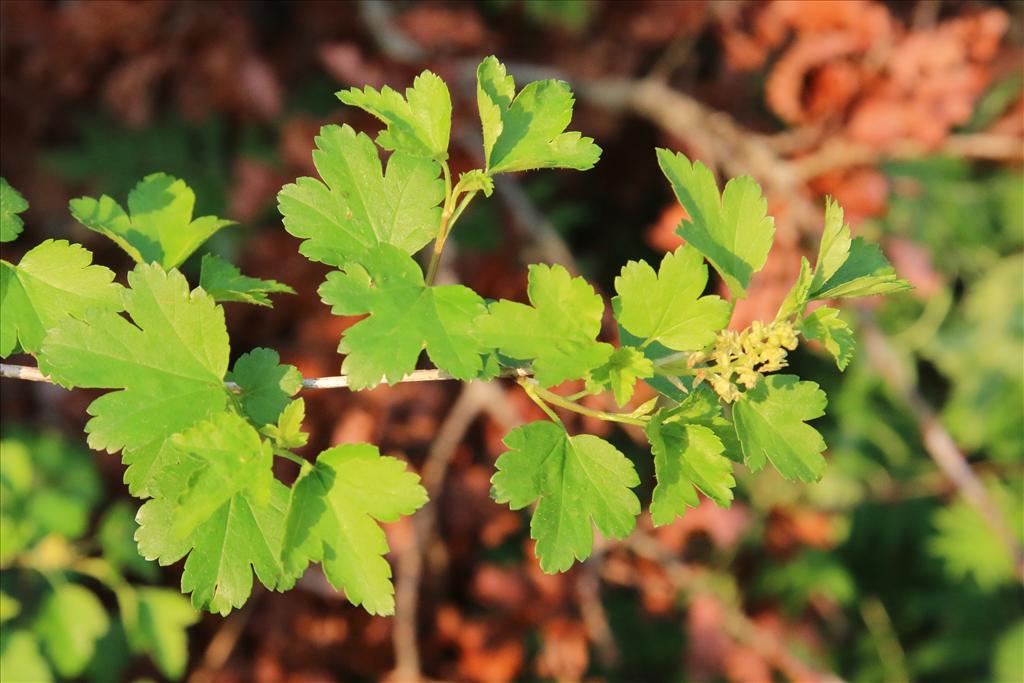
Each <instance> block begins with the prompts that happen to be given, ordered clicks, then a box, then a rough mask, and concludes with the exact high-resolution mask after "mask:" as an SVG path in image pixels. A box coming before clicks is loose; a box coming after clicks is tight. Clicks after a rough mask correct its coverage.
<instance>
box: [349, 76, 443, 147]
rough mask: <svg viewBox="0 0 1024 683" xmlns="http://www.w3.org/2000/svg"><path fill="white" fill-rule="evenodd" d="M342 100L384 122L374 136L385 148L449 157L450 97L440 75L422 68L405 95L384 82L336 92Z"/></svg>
mask: <svg viewBox="0 0 1024 683" xmlns="http://www.w3.org/2000/svg"><path fill="white" fill-rule="evenodd" d="M337 96H338V99H340V100H341V101H342V102H344V103H345V104H348V105H351V106H353V107H359V108H360V109H362V110H363V111H366V112H367V113H369V114H372V115H373V116H376V117H377V118H378V119H380V120H381V121H383V122H384V123H386V124H387V128H386V129H385V130H383V131H381V132H380V134H379V135H378V136H377V144H378V145H380V146H381V147H383V148H384V149H389V150H395V151H402V152H406V153H408V154H412V155H415V156H421V157H429V158H431V159H435V160H437V161H444V160H445V159H447V158H448V136H449V135H450V133H451V129H452V99H451V96H450V95H449V94H448V86H447V85H445V83H444V81H443V80H441V78H440V77H439V76H438V75H437V74H435V73H433V72H431V71H424V72H423V73H421V74H420V75H419V76H417V77H416V80H414V81H413V84H412V87H411V88H407V89H406V91H405V97H404V98H403V97H402V94H401V93H399V92H397V91H396V90H394V89H392V88H390V87H388V86H386V85H385V86H384V87H383V88H381V89H380V90H377V89H376V88H373V87H371V86H369V85H368V86H366V87H365V88H363V89H362V90H359V89H358V88H349V89H348V90H342V91H340V92H338V93H337Z"/></svg>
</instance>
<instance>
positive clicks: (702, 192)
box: [658, 149, 775, 298]
mask: <svg viewBox="0 0 1024 683" xmlns="http://www.w3.org/2000/svg"><path fill="white" fill-rule="evenodd" d="M658 164H659V165H660V166H661V170H662V172H663V173H664V174H665V177H666V178H668V180H669V183H671V185H672V190H673V191H674V192H675V194H676V198H677V199H678V200H679V203H680V204H682V205H683V208H684V209H686V212H687V213H688V214H690V219H689V220H688V221H683V222H682V223H680V225H679V228H678V229H677V230H676V232H677V233H679V235H680V236H681V237H683V239H685V240H686V241H687V242H689V243H690V244H692V245H693V246H694V247H696V248H697V249H698V250H700V252H701V253H702V254H704V256H706V257H707V259H708V260H709V261H711V265H713V266H714V267H715V270H717V271H718V273H719V274H720V275H721V276H722V278H723V279H724V280H725V283H726V284H727V285H728V286H729V291H730V292H732V295H733V297H736V298H741V297H744V296H746V295H747V291H746V288H747V286H748V285H749V284H750V278H751V277H752V276H753V274H754V273H756V272H757V271H759V270H761V268H762V267H763V266H764V263H765V260H767V258H768V250H769V249H770V248H771V246H772V239H773V237H774V236H775V222H774V221H773V220H772V218H771V216H768V215H767V213H766V211H767V209H768V203H767V202H766V201H765V199H764V197H763V196H762V195H761V188H760V187H759V186H758V184H757V182H755V181H754V179H753V178H751V177H750V176H741V177H739V178H733V179H732V180H730V181H729V182H728V183H726V185H725V191H724V192H723V193H722V194H721V195H719V194H718V184H717V183H716V182H715V177H714V176H713V175H712V174H711V171H710V170H708V167H707V166H705V165H704V164H702V163H700V162H699V161H694V162H692V163H691V162H690V160H689V159H687V158H686V156H684V155H683V154H682V153H676V154H673V153H672V152H670V151H669V150H667V149H659V150H658Z"/></svg>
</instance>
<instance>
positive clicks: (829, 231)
mask: <svg viewBox="0 0 1024 683" xmlns="http://www.w3.org/2000/svg"><path fill="white" fill-rule="evenodd" d="M852 243H853V240H852V239H851V238H850V226H848V225H846V224H845V223H843V207H841V206H840V205H839V203H838V202H836V201H835V200H834V199H832V198H831V197H826V198H825V231H824V232H823V233H822V235H821V244H819V245H818V260H817V261H816V262H815V264H814V278H813V279H812V280H811V285H810V291H817V290H819V289H821V286H822V285H823V284H825V283H826V282H827V281H828V279H829V278H831V277H832V276H833V275H835V274H836V271H837V270H839V269H840V268H841V267H842V265H843V264H844V263H846V259H847V258H848V257H849V255H850V246H851V244H852Z"/></svg>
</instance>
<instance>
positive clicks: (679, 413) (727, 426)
mask: <svg viewBox="0 0 1024 683" xmlns="http://www.w3.org/2000/svg"><path fill="white" fill-rule="evenodd" d="M669 415H671V416H672V418H673V421H678V422H681V423H684V424H697V425H701V426H703V427H707V428H708V429H710V430H711V431H712V432H713V433H714V435H715V436H716V437H718V440H719V441H721V442H722V446H723V447H724V451H723V453H724V455H725V456H726V457H727V458H729V459H730V460H732V461H734V462H743V449H742V447H741V446H740V442H739V439H737V437H736V428H735V426H734V425H733V423H732V422H730V421H729V420H727V419H726V418H725V417H724V416H723V415H722V404H721V403H720V402H719V400H718V395H717V394H716V393H715V392H714V390H712V389H711V387H709V386H708V385H707V384H700V385H698V386H696V387H694V388H691V389H690V393H688V394H686V396H685V397H684V398H683V399H682V400H681V401H680V402H679V405H677V406H676V407H674V408H672V409H671V410H670V411H668V414H667V415H666V419H667V418H668V416H669Z"/></svg>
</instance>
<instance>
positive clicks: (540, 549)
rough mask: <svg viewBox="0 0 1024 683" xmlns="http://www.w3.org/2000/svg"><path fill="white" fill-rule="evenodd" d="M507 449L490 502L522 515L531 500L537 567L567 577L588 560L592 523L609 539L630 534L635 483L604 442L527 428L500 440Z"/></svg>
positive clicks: (636, 504) (547, 426)
mask: <svg viewBox="0 0 1024 683" xmlns="http://www.w3.org/2000/svg"><path fill="white" fill-rule="evenodd" d="M505 445H506V446H508V447H509V449H510V450H509V451H508V452H506V453H504V454H503V455H502V456H501V457H499V458H498V462H497V464H496V467H497V469H498V471H497V472H496V473H495V475H494V477H492V479H491V484H492V485H493V486H492V489H491V496H492V497H493V498H494V500H496V501H497V502H499V503H508V504H509V507H511V508H512V509H513V510H520V509H522V508H524V507H526V506H528V505H530V504H531V503H533V502H534V501H538V502H537V509H536V510H535V511H534V513H533V520H532V521H531V523H530V536H531V538H534V539H536V541H537V556H538V557H539V558H540V567H541V569H543V570H544V571H545V572H547V573H549V574H550V573H555V572H560V571H565V570H566V569H568V568H569V567H570V566H572V563H573V561H574V560H585V559H587V558H588V557H590V552H591V549H592V546H593V530H592V524H596V525H597V528H598V529H599V530H600V531H601V533H602V534H604V535H605V536H606V537H608V538H623V537H625V536H626V535H628V534H629V532H630V531H632V530H633V527H634V526H635V524H636V516H637V515H638V514H640V501H639V500H637V497H636V495H634V493H633V492H632V491H630V489H631V488H633V487H635V486H637V485H639V484H640V479H639V477H637V474H636V470H634V469H633V463H631V462H630V461H629V459H628V458H626V456H624V455H623V454H622V453H620V452H619V451H618V450H617V449H616V448H615V447H614V446H612V445H611V444H610V443H608V442H607V441H604V440H603V439H599V438H598V437H596V436H592V435H590V434H582V435H579V436H569V435H568V434H566V433H565V430H564V429H563V428H562V427H561V426H559V425H556V424H554V423H553V422H532V423H530V424H527V425H524V426H522V427H518V428H517V429H514V430H512V431H511V432H509V434H508V436H506V437H505Z"/></svg>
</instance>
